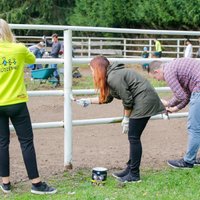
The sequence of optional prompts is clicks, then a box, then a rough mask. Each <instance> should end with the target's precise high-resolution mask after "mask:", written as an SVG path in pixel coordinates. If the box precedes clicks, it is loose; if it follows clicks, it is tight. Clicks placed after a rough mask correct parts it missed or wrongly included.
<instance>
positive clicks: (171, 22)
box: [70, 0, 200, 30]
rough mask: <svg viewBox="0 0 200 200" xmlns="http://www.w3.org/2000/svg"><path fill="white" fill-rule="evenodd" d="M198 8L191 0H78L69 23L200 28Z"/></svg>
mask: <svg viewBox="0 0 200 200" xmlns="http://www.w3.org/2000/svg"><path fill="white" fill-rule="evenodd" d="M199 7H200V1H188V0H154V1H152V0H150V1H149V0H134V1H133V0H126V1H124V0H104V1H90V0H77V1H76V5H75V7H74V9H73V14H72V15H71V16H70V24H72V25H82V26H103V27H115V28H116V27H120V28H123V27H126V28H151V29H152V28H153V29H187V30H199V26H200V14H199Z"/></svg>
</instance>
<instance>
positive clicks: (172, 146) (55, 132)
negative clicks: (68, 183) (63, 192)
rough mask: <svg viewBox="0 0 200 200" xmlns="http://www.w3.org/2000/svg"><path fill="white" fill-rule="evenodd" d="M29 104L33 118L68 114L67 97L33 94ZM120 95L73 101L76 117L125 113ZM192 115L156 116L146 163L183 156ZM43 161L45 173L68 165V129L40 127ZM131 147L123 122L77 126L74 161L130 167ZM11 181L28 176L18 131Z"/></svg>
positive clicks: (160, 164)
mask: <svg viewBox="0 0 200 200" xmlns="http://www.w3.org/2000/svg"><path fill="white" fill-rule="evenodd" d="M28 107H29V111H30V115H31V118H32V122H33V123H35V122H52V121H62V120H63V118H64V117H63V97H30V101H29V102H28ZM122 110H123V108H122V105H121V102H120V101H119V100H114V102H113V103H111V104H107V105H101V106H100V105H91V106H89V107H88V108H82V107H80V106H78V105H76V104H75V103H72V111H73V120H75V119H93V118H104V117H116V116H117V117H120V116H121V115H122ZM186 126H187V120H186V118H183V119H171V120H150V122H149V123H148V125H147V127H146V129H145V131H144V133H143V135H142V144H143V156H142V163H141V169H151V168H154V169H160V168H164V167H166V166H167V165H166V160H168V159H176V158H181V157H182V156H183V155H184V152H185V149H186V142H187V134H186ZM34 141H35V147H36V153H37V161H38V167H39V171H40V175H41V176H42V177H44V178H45V177H46V178H47V177H48V176H52V175H55V174H58V173H60V172H62V171H63V170H64V129H62V128H56V129H40V130H34ZM128 152H129V144H128V140H127V135H123V134H122V133H121V125H120V124H109V125H89V126H76V127H73V161H72V163H73V167H74V169H76V168H89V169H92V168H93V167H97V166H102V167H106V168H108V169H110V170H113V169H116V168H117V169H119V168H122V167H124V165H125V163H126V161H127V159H128ZM10 161H11V181H12V182H18V181H21V180H27V175H26V171H25V167H24V163H23V160H22V155H21V151H20V147H19V142H18V140H17V137H16V135H15V134H12V136H11V142H10Z"/></svg>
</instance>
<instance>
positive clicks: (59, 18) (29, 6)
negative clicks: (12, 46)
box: [0, 0, 74, 35]
mask: <svg viewBox="0 0 200 200" xmlns="http://www.w3.org/2000/svg"><path fill="white" fill-rule="evenodd" d="M73 6H74V0H68V1H66V0H38V1H35V0H25V1H22V0H18V1H16V0H9V1H8V0H1V4H0V18H3V19H5V20H6V21H8V22H9V23H14V24H54V25H67V24H68V18H69V15H70V12H71V9H72V7H73ZM21 33H24V31H21ZM30 33H31V34H32V35H33V33H34V31H30V32H29V34H30ZM35 34H37V32H35Z"/></svg>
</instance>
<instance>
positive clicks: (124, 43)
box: [124, 38, 126, 58]
mask: <svg viewBox="0 0 200 200" xmlns="http://www.w3.org/2000/svg"><path fill="white" fill-rule="evenodd" d="M124 58H126V38H124Z"/></svg>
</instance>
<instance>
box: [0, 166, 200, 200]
mask: <svg viewBox="0 0 200 200" xmlns="http://www.w3.org/2000/svg"><path fill="white" fill-rule="evenodd" d="M199 173H200V168H198V167H196V168H193V169H191V170H174V169H169V168H167V169H163V170H157V171H155V170H148V171H142V172H141V177H142V182H140V183H127V184H120V183H119V182H118V181H116V180H115V179H114V178H113V177H112V176H111V171H109V172H108V178H107V181H106V184H105V185H104V186H94V185H92V184H91V180H90V179H91V171H89V170H84V169H82V170H77V171H75V172H69V173H67V172H65V173H63V174H61V175H58V176H55V177H53V178H51V180H48V182H49V183H50V184H52V185H54V186H55V187H56V188H57V189H58V192H57V194H55V195H42V196H38V195H33V194H31V193H30V192H29V190H30V183H18V184H16V185H15V187H14V188H13V192H12V194H9V195H4V198H5V199H14V200H31V199H41V200H43V199H55V200H62V199H70V200H79V199H80V200H129V199H130V200H135V199H137V200H140V199H141V200H188V199H190V200H199V199H200V193H199V182H200V181H199ZM1 196H2V197H3V195H1ZM1 196H0V197H1Z"/></svg>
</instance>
